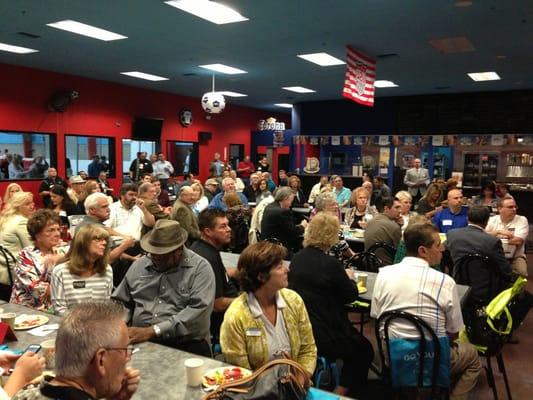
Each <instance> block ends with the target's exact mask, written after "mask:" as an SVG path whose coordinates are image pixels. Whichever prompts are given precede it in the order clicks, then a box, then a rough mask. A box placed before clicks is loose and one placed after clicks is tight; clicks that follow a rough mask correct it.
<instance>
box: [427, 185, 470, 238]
mask: <svg viewBox="0 0 533 400" xmlns="http://www.w3.org/2000/svg"><path fill="white" fill-rule="evenodd" d="M467 214H468V207H465V206H463V192H461V190H460V189H452V190H450V191H449V192H448V207H446V208H444V209H443V210H441V211H439V212H438V213H437V214H435V216H434V217H433V219H432V220H431V222H433V224H434V225H435V226H436V227H437V229H438V230H439V232H441V233H447V232H448V231H451V230H452V229H457V228H464V227H465V226H467V225H468V217H467Z"/></svg>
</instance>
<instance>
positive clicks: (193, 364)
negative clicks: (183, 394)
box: [183, 358, 204, 387]
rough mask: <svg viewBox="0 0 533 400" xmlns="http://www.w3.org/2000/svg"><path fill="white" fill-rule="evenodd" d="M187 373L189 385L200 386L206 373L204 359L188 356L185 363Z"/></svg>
mask: <svg viewBox="0 0 533 400" xmlns="http://www.w3.org/2000/svg"><path fill="white" fill-rule="evenodd" d="M183 365H184V366H185V372H186V373H187V385H188V386H192V387H195V386H200V385H201V384H202V377H203V375H204V360H202V359H201V358H188V359H186V360H185V362H184V363H183Z"/></svg>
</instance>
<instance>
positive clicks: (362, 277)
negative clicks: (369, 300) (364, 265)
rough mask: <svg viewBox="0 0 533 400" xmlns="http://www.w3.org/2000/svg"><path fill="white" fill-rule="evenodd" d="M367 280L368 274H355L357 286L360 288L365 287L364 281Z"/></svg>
mask: <svg viewBox="0 0 533 400" xmlns="http://www.w3.org/2000/svg"><path fill="white" fill-rule="evenodd" d="M367 279H368V274H365V273H363V272H360V273H359V274H357V284H358V285H359V286H362V287H366V281H367Z"/></svg>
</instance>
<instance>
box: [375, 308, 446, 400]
mask: <svg viewBox="0 0 533 400" xmlns="http://www.w3.org/2000/svg"><path fill="white" fill-rule="evenodd" d="M399 319H400V320H404V321H408V322H410V323H411V324H412V325H413V326H414V327H415V328H416V330H417V331H418V334H419V337H420V338H421V339H423V340H419V341H418V343H419V346H420V347H419V354H425V353H426V348H427V339H426V336H427V335H429V336H430V338H431V339H430V341H431V342H433V349H434V354H435V355H434V357H433V363H432V366H431V386H424V364H425V363H424V362H420V363H419V369H418V371H417V372H418V374H417V375H418V377H417V386H416V388H411V390H413V389H414V390H415V391H416V392H417V394H418V392H419V391H420V389H427V388H431V397H430V398H431V399H441V398H443V397H444V398H448V397H449V394H448V389H447V388H442V387H439V386H438V382H437V381H438V376H439V372H440V358H441V354H442V350H441V348H440V342H439V338H438V337H437V335H436V334H435V332H434V331H433V329H432V328H431V327H430V326H429V325H428V324H427V323H426V322H425V321H424V320H423V319H421V318H419V317H417V316H416V315H413V314H410V313H408V312H405V311H388V312H385V313H383V314H381V316H380V317H379V318H378V319H377V321H376V324H375V334H376V341H377V345H378V351H379V356H380V358H381V365H382V374H381V375H382V377H383V378H384V379H386V382H387V383H388V384H389V385H390V386H391V387H392V371H391V369H390V367H389V366H388V363H387V361H388V360H390V352H389V327H390V324H391V322H392V321H394V320H399ZM382 325H383V332H384V337H382V336H381V334H380V328H381V326H382ZM383 344H385V346H386V347H387V355H388V357H387V359H385V353H384V349H383ZM405 389H406V388H392V390H393V393H394V392H396V393H395V394H396V395H397V396H400V397H402V396H401V394H402V391H403V390H405ZM408 397H409V398H412V394H411V393H409V394H408Z"/></svg>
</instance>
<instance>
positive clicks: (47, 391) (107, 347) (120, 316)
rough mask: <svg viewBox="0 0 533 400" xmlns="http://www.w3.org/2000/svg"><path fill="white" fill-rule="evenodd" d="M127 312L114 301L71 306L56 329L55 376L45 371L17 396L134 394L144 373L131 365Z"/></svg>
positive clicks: (24, 399) (40, 399)
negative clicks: (34, 382)
mask: <svg viewBox="0 0 533 400" xmlns="http://www.w3.org/2000/svg"><path fill="white" fill-rule="evenodd" d="M125 315H126V312H125V310H124V308H123V307H122V306H121V305H120V304H118V303H115V302H111V301H106V302H87V303H83V304H79V305H78V306H76V307H75V308H73V309H72V311H71V312H70V313H69V314H67V316H66V317H65V318H64V319H63V320H62V321H61V324H60V326H59V330H58V331H57V337H56V352H55V377H52V376H46V377H45V378H44V379H43V381H42V382H41V383H40V385H39V386H33V387H28V388H26V389H24V390H22V391H20V392H18V393H17V394H16V395H15V397H14V398H13V399H17V400H28V399H31V400H46V399H102V398H106V399H120V400H127V399H130V398H131V397H132V396H133V394H134V393H135V392H136V391H137V388H138V386H139V382H140V379H141V378H140V373H139V371H138V370H135V369H132V368H130V367H127V363H128V362H129V361H130V359H131V356H132V354H133V346H132V345H131V344H130V340H129V337H128V328H127V326H126V324H125V323H124V318H125ZM80 333H81V334H80Z"/></svg>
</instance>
